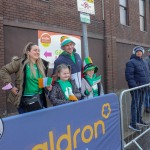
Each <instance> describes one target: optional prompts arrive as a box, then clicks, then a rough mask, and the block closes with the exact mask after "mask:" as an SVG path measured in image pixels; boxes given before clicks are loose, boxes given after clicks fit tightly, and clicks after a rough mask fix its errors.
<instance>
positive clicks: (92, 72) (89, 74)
mask: <svg viewBox="0 0 150 150" xmlns="http://www.w3.org/2000/svg"><path fill="white" fill-rule="evenodd" d="M86 74H87V75H88V76H90V77H91V78H92V77H93V74H94V69H92V70H88V71H87V72H86Z"/></svg>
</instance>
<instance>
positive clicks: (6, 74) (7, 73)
mask: <svg viewBox="0 0 150 150" xmlns="http://www.w3.org/2000/svg"><path fill="white" fill-rule="evenodd" d="M19 68H20V65H19V62H18V61H12V62H10V63H9V64H7V65H5V66H3V67H2V68H1V69H0V80H2V81H3V83H4V85H6V84H8V83H11V82H12V79H11V74H13V73H16V72H18V70H19Z"/></svg>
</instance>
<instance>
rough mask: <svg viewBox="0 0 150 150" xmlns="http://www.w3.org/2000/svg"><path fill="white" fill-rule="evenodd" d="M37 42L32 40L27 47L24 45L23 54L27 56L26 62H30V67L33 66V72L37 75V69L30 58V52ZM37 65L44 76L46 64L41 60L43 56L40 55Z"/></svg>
mask: <svg viewBox="0 0 150 150" xmlns="http://www.w3.org/2000/svg"><path fill="white" fill-rule="evenodd" d="M35 45H36V44H34V43H32V42H29V43H28V44H27V45H26V46H25V47H24V50H23V55H24V56H25V62H24V64H27V63H28V64H29V65H30V68H31V73H32V74H33V75H34V76H35V77H36V71H35V69H34V63H33V62H32V61H31V59H30V56H29V55H28V52H29V51H30V50H31V49H32V47H33V46H35ZM36 65H37V68H38V70H39V72H40V73H41V74H42V75H43V77H45V72H44V69H45V66H44V64H43V62H42V60H41V58H40V57H39V58H38V59H37V60H36Z"/></svg>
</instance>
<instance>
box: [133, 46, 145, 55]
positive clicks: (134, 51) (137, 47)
mask: <svg viewBox="0 0 150 150" xmlns="http://www.w3.org/2000/svg"><path fill="white" fill-rule="evenodd" d="M137 51H141V52H142V53H143V54H144V48H143V47H141V46H136V47H134V48H133V54H136V52H137Z"/></svg>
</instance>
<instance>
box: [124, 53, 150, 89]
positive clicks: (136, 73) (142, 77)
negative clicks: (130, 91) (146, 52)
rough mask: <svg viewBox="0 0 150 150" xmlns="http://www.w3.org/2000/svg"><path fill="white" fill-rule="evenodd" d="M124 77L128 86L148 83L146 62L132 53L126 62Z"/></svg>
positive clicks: (149, 77) (149, 79)
mask: <svg viewBox="0 0 150 150" xmlns="http://www.w3.org/2000/svg"><path fill="white" fill-rule="evenodd" d="M125 77H126V81H127V82H128V86H129V88H133V87H136V86H140V85H144V84H148V83H150V74H149V67H148V63H147V62H146V61H145V60H143V59H142V58H139V57H137V56H136V55H132V56H131V58H130V60H129V62H127V64H126V69H125Z"/></svg>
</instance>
